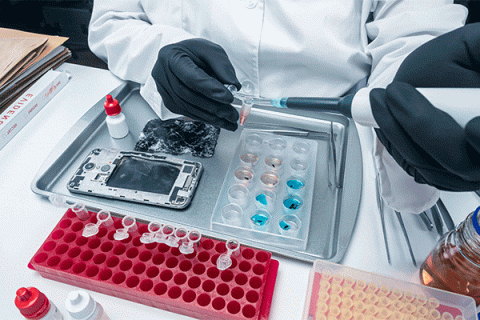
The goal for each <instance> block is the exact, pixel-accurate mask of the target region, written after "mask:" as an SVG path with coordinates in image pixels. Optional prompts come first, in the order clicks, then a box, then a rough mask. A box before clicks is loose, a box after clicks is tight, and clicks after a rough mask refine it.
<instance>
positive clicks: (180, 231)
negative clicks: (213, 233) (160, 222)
mask: <svg viewBox="0 0 480 320" xmlns="http://www.w3.org/2000/svg"><path fill="white" fill-rule="evenodd" d="M187 236H188V231H187V229H185V228H177V229H175V231H174V232H173V233H172V234H171V235H169V236H168V237H167V239H165V244H167V245H168V246H170V247H172V248H177V247H178V246H179V244H180V241H182V240H183V239H185V238H186V237H187Z"/></svg>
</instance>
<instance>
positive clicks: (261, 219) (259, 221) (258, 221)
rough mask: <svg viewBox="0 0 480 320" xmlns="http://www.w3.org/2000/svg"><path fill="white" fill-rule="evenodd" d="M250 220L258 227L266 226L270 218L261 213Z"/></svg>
mask: <svg viewBox="0 0 480 320" xmlns="http://www.w3.org/2000/svg"><path fill="white" fill-rule="evenodd" d="M250 219H252V222H253V224H255V225H257V226H264V225H265V223H267V221H268V217H267V216H266V215H264V214H261V213H257V214H256V215H254V216H253V217H251V218H250Z"/></svg>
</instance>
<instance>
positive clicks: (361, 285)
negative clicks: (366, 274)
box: [353, 279, 367, 291]
mask: <svg viewBox="0 0 480 320" xmlns="http://www.w3.org/2000/svg"><path fill="white" fill-rule="evenodd" d="M366 286H367V283H366V282H365V281H363V280H361V279H360V280H357V282H356V283H355V286H354V287H353V289H354V290H355V291H363V290H364V289H365V287H366Z"/></svg>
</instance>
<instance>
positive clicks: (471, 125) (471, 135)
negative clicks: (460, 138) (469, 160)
mask: <svg viewBox="0 0 480 320" xmlns="http://www.w3.org/2000/svg"><path fill="white" fill-rule="evenodd" d="M465 135H466V137H467V140H468V142H469V143H470V145H472V147H473V148H475V149H476V151H477V152H478V153H480V117H475V118H473V119H472V120H470V121H469V122H468V123H467V125H466V126H465ZM478 161H480V159H479V160H478Z"/></svg>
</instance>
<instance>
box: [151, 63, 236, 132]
mask: <svg viewBox="0 0 480 320" xmlns="http://www.w3.org/2000/svg"><path fill="white" fill-rule="evenodd" d="M156 68H157V67H155V68H154V71H153V72H157V71H156ZM163 76H164V81H157V80H156V84H157V89H158V91H159V93H160V95H161V96H162V97H163V96H164V95H165V96H169V97H170V99H167V100H165V99H164V100H165V101H164V103H165V106H166V107H167V109H169V110H170V111H172V112H175V113H181V114H184V113H185V112H186V111H187V110H190V111H189V112H190V113H192V112H194V111H193V110H191V109H203V111H200V110H199V111H198V112H206V113H207V114H214V115H216V117H217V118H220V119H223V120H225V121H226V122H230V123H236V122H237V121H238V118H239V115H238V112H237V110H235V108H234V107H232V106H231V105H230V104H228V103H221V102H217V101H215V100H212V99H209V98H207V97H205V96H204V95H203V94H199V93H198V92H195V91H193V90H191V89H190V88H188V87H186V86H185V85H184V84H183V83H182V82H181V81H180V80H179V79H178V78H177V76H176V74H173V73H170V72H164V73H163ZM221 87H222V89H224V90H227V89H226V88H225V87H224V86H223V85H222V86H221ZM173 88H176V90H174V89H173ZM227 91H228V90H227ZM228 93H229V94H231V93H230V92H228ZM179 109H181V111H179ZM212 124H214V123H212ZM222 127H224V126H222ZM229 127H232V126H229Z"/></svg>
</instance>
